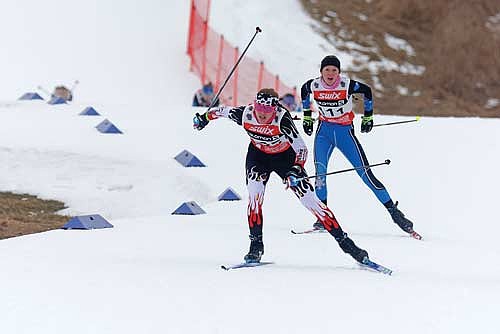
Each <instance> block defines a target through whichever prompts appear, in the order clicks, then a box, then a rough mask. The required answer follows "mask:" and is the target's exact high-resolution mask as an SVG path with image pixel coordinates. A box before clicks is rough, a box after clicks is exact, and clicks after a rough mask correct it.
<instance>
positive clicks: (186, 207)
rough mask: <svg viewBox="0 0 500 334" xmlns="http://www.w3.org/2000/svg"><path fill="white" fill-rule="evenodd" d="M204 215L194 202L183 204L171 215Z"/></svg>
mask: <svg viewBox="0 0 500 334" xmlns="http://www.w3.org/2000/svg"><path fill="white" fill-rule="evenodd" d="M204 213H206V212H205V211H203V209H202V208H201V207H200V206H199V205H198V204H196V202H184V203H182V204H181V206H179V207H178V208H177V209H175V211H174V212H172V214H173V215H201V214H204Z"/></svg>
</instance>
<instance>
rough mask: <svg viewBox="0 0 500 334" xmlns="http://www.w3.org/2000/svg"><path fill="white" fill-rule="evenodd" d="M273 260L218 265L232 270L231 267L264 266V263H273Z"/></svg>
mask: <svg viewBox="0 0 500 334" xmlns="http://www.w3.org/2000/svg"><path fill="white" fill-rule="evenodd" d="M273 263H274V262H249V263H247V262H241V263H238V264H232V265H227V266H226V265H222V266H220V267H221V268H222V269H224V270H232V269H239V268H252V267H260V266H264V265H266V264H273Z"/></svg>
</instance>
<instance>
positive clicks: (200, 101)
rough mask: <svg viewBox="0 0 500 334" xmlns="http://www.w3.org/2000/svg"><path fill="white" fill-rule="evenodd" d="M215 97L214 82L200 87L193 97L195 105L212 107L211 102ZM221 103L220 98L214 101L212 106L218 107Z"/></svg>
mask: <svg viewBox="0 0 500 334" xmlns="http://www.w3.org/2000/svg"><path fill="white" fill-rule="evenodd" d="M213 98H214V87H213V86H212V83H211V82H209V83H207V84H206V85H203V87H202V88H200V89H198V90H197V91H196V93H195V94H194V97H193V107H210V103H211V102H212V99H213ZM218 105H219V99H217V101H215V102H214V104H213V106H212V107H217V106H218Z"/></svg>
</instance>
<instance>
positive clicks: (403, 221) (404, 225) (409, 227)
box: [387, 201, 413, 233]
mask: <svg viewBox="0 0 500 334" xmlns="http://www.w3.org/2000/svg"><path fill="white" fill-rule="evenodd" d="M387 210H389V213H390V214H391V217H392V220H393V221H394V223H396V224H397V225H398V226H399V227H400V228H401V229H402V230H403V231H405V232H406V233H413V223H412V222H411V221H410V220H409V219H408V218H405V215H404V214H403V213H402V212H401V211H400V210H399V209H398V202H397V201H396V203H395V204H394V205H393V206H392V207H390V208H387Z"/></svg>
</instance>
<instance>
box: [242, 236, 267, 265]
mask: <svg viewBox="0 0 500 334" xmlns="http://www.w3.org/2000/svg"><path fill="white" fill-rule="evenodd" d="M263 254H264V243H263V242H262V235H256V236H253V235H250V250H249V251H248V254H247V255H245V257H244V260H245V262H246V263H256V262H260V258H261V257H262V255H263Z"/></svg>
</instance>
